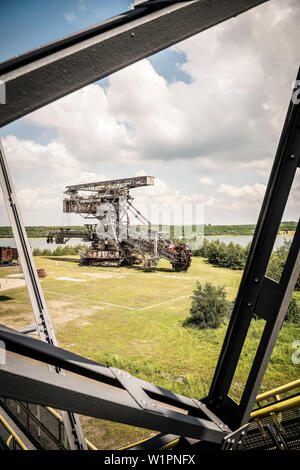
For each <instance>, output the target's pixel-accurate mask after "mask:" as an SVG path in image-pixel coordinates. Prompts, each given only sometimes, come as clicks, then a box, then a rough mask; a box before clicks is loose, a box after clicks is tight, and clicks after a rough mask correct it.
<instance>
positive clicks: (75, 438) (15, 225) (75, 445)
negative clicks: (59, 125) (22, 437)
mask: <svg viewBox="0 0 300 470" xmlns="http://www.w3.org/2000/svg"><path fill="white" fill-rule="evenodd" d="M0 169H1V171H0V187H1V188H2V193H3V198H4V201H5V204H6V209H7V212H8V216H9V219H10V223H11V226H12V231H13V235H14V239H15V242H16V245H17V249H18V255H19V257H20V260H21V265H22V270H23V274H24V278H25V281H26V286H27V290H28V294H29V298H30V302H31V305H32V310H33V314H34V318H35V323H36V329H37V331H38V333H39V336H40V339H41V340H42V341H46V342H47V343H49V344H53V345H56V344H57V341H56V337H55V333H54V329H53V327H52V323H51V319H50V316H49V313H48V309H47V305H46V301H45V298H44V294H43V291H42V288H41V284H40V281H39V278H38V274H37V270H36V267H35V264H34V260H33V256H32V254H31V250H30V246H29V242H28V238H27V234H26V230H25V226H24V223H23V220H22V216H21V212H20V209H19V205H18V201H17V198H16V194H15V191H14V187H13V183H12V179H11V176H10V173H9V170H8V166H7V162H6V158H5V154H4V149H3V146H2V143H1V140H0ZM57 372H59V373H62V371H60V370H58V369H57ZM62 417H63V420H64V424H65V427H66V432H67V435H68V439H69V442H70V446H71V448H72V449H87V446H86V443H85V439H84V436H83V432H82V429H81V425H80V421H79V418H78V417H77V416H75V415H74V416H73V415H68V414H66V413H63V414H62Z"/></svg>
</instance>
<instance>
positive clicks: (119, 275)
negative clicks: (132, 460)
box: [0, 256, 300, 449]
mask: <svg viewBox="0 0 300 470" xmlns="http://www.w3.org/2000/svg"><path fill="white" fill-rule="evenodd" d="M35 261H36V265H37V267H38V268H44V269H45V270H46V272H47V275H48V277H47V278H45V279H42V280H41V283H42V287H43V291H44V294H45V297H46V300H47V305H48V310H49V313H50V316H51V318H52V321H53V325H54V328H55V331H56V335H57V338H58V342H59V345H60V346H61V347H63V348H66V349H68V350H70V351H73V352H76V353H79V354H82V355H84V356H86V357H89V358H91V359H93V360H95V361H98V362H100V363H102V364H104V365H113V366H115V367H118V368H121V369H126V370H127V371H128V372H130V373H131V374H132V375H135V376H138V377H141V378H142V379H145V380H147V381H150V382H152V383H155V384H157V385H160V386H162V387H166V388H168V389H171V390H173V391H175V392H178V393H181V394H184V395H187V396H191V397H194V398H201V397H203V396H204V395H205V394H206V393H207V392H208V390H209V386H210V382H211V379H212V376H213V372H214V368H215V366H216V362H217V358H218V355H219V352H220V348H221V345H222V341H223V338H224V335H225V332H226V326H227V324H224V326H223V327H221V328H219V329H218V330H202V331H198V330H195V329H190V328H189V329H188V328H184V327H183V326H182V322H183V320H184V319H185V318H186V317H187V316H188V315H189V308H190V296H191V294H192V291H193V289H194V288H195V284H196V282H197V280H199V281H201V282H207V281H209V282H212V283H213V284H216V285H224V286H225V288H226V292H227V296H228V299H229V300H234V298H235V295H236V293H237V289H238V286H239V282H240V278H241V274H242V272H241V271H232V270H228V269H225V268H217V267H214V266H212V265H210V264H208V263H207V262H206V261H205V260H204V259H202V258H193V261H192V265H191V267H190V269H189V271H188V272H181V273H176V272H174V271H173V270H172V269H171V267H170V265H169V264H168V263H167V262H165V261H162V262H161V263H160V265H159V268H157V269H155V270H153V271H151V272H144V271H143V269H142V268H141V267H138V266H136V267H121V268H99V267H97V268H96V267H87V266H79V265H78V257H75V256H73V257H65V258H62V257H56V258H55V257H41V258H35ZM18 272H20V268H17V267H16V268H0V278H1V277H2V278H3V277H6V276H8V275H10V274H17V273H18ZM59 277H62V278H70V279H79V280H82V281H83V282H74V281H72V280H70V279H69V280H59V279H57V278H59ZM0 301H1V302H0V323H2V324H5V325H7V326H10V327H12V328H21V327H23V326H26V325H27V324H29V323H32V312H31V307H30V302H29V299H28V294H27V290H26V287H19V288H15V289H9V290H6V291H2V292H0ZM299 301H300V298H299ZM263 324H264V322H263V320H259V321H253V322H252V324H251V328H250V331H249V335H248V340H247V342H246V345H245V348H244V350H243V354H242V361H241V365H240V366H239V368H238V371H237V373H236V375H235V377H234V381H233V386H232V390H231V395H232V397H233V398H234V399H239V396H240V394H241V390H242V387H243V384H244V382H245V378H246V376H247V373H248V371H249V366H250V364H251V361H252V359H253V355H254V353H255V349H256V346H257V344H258V341H259V338H260V335H261V333H262V328H263ZM296 339H300V325H292V324H284V326H283V328H282V330H281V332H280V335H279V338H278V341H277V344H276V347H275V349H274V351H273V354H272V358H271V361H270V364H269V366H268V370H267V373H266V375H265V378H264V381H263V385H262V387H261V391H265V390H267V389H269V388H272V387H275V386H279V385H281V384H283V383H286V382H289V381H291V380H295V379H296V378H298V376H299V366H297V365H293V364H292V361H291V356H292V353H293V351H294V350H293V349H292V343H293V341H294V340H296ZM82 423H83V426H84V429H85V432H86V435H87V438H88V439H89V440H90V441H91V442H93V443H94V444H95V445H96V446H97V447H98V448H102V449H105V448H106V449H115V448H118V447H121V446H123V445H126V444H127V443H130V442H133V441H136V440H138V439H142V438H145V437H148V436H150V435H152V434H153V433H152V432H151V431H148V430H143V429H138V428H132V427H129V426H125V425H121V424H118V423H110V422H107V421H103V420H99V419H94V418H88V417H82Z"/></svg>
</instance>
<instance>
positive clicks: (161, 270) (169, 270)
mask: <svg viewBox="0 0 300 470" xmlns="http://www.w3.org/2000/svg"><path fill="white" fill-rule="evenodd" d="M124 268H128V269H134V271H138V272H144V273H156V272H164V273H173V272H175V270H174V269H173V268H158V267H156V268H150V269H147V268H144V266H136V265H128V266H125V265H124Z"/></svg>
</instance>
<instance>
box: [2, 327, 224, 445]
mask: <svg viewBox="0 0 300 470" xmlns="http://www.w3.org/2000/svg"><path fill="white" fill-rule="evenodd" d="M4 333H5V332H4V331H3V330H2V328H1V337H3V338H4V337H5V338H6V340H9V341H8V343H7V356H6V363H5V364H3V365H1V367H0V381H1V382H0V383H1V396H3V397H7V398H12V399H15V400H23V401H27V402H29V403H36V404H40V405H47V406H52V407H53V408H56V409H60V410H65V411H72V412H75V413H78V412H79V413H80V414H84V415H87V416H94V417H97V418H102V419H108V420H112V421H116V422H120V423H126V424H131V425H133V426H139V427H143V428H147V429H153V430H158V431H161V432H164V433H171V432H172V433H173V432H174V433H176V434H183V435H186V436H188V437H192V438H196V439H203V440H205V441H208V442H214V443H217V444H221V442H222V441H223V438H224V437H225V436H226V435H227V434H228V432H229V431H227V432H226V431H223V430H221V429H220V427H219V426H218V425H216V424H215V423H212V422H211V421H209V420H207V419H202V418H199V417H198V416H197V415H195V416H192V415H191V414H186V410H185V408H184V407H181V406H180V403H181V397H180V396H178V400H177V408H176V410H175V409H172V408H170V407H169V406H165V405H164V404H163V403H162V402H160V403H159V404H157V408H156V409H155V408H154V407H153V408H152V409H149V407H144V406H143V404H142V403H139V402H138V401H137V400H136V399H135V398H134V396H132V395H131V394H130V393H129V392H128V391H127V390H126V388H124V387H122V386H121V387H120V382H118V381H116V383H117V386H108V385H107V384H104V383H103V380H102V379H103V376H102V375H101V374H98V375H97V374H95V373H92V375H93V377H96V376H97V380H95V379H94V380H88V378H87V377H88V376H89V375H90V374H91V371H90V370H89V368H86V366H84V367H83V374H82V375H83V377H82V375H81V376H79V375H72V376H69V375H61V374H55V373H53V372H51V371H49V369H48V368H47V367H45V364H44V363H41V362H37V361H32V360H28V355H29V354H30V355H31V356H36V351H37V350H38V346H37V345H36V347H35V348H33V350H32V348H31V345H32V344H34V343H41V341H38V340H35V339H33V338H28V337H25V338H26V339H27V340H28V339H29V340H30V341H28V344H29V346H28V349H27V351H26V352H27V357H24V356H25V354H24V352H25V351H24V350H22V351H21V353H22V355H19V354H15V353H12V352H11V351H12V350H14V349H15V347H14V345H15V346H17V345H18V342H19V341H18V339H19V336H20V334H18V333H16V334H14V333H12V332H11V331H10V332H9V333H8V334H7V335H5V334H4ZM8 335H9V336H8ZM14 339H16V342H14ZM46 346H47V349H49V350H51V349H53V348H55V347H54V346H49V345H46ZM55 349H59V348H55ZM64 352H65V351H63V350H61V351H59V354H60V356H61V360H63V355H64ZM51 362H52V363H53V364H54V365H56V366H58V362H57V360H56V359H54V358H52V361H51ZM65 366H66V367H65V369H66V370H67V369H68V368H70V367H71V365H70V362H66V363H65ZM100 367H101V366H100ZM131 380H132V382H133V383H134V382H135V387H136V388H138V387H140V385H139V380H138V379H135V378H134V377H131ZM162 392H163V389H160V393H162ZM173 398H174V399H175V398H176V394H173ZM147 400H150V397H147ZM190 402H191V406H194V410H195V412H197V407H196V406H195V405H194V404H192V400H190Z"/></svg>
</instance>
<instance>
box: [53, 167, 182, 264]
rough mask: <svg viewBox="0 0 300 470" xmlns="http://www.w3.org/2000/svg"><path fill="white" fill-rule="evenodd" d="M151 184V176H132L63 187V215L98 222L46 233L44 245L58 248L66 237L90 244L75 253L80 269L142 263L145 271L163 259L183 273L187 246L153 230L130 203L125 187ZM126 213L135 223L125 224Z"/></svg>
mask: <svg viewBox="0 0 300 470" xmlns="http://www.w3.org/2000/svg"><path fill="white" fill-rule="evenodd" d="M153 184H154V177H153V176H137V177H133V178H124V179H118V180H111V181H101V182H96V183H87V184H78V185H73V186H67V187H66V190H65V196H66V197H65V199H64V201H63V212H65V213H75V214H80V215H82V216H83V217H84V218H85V219H96V220H97V221H98V223H97V224H86V225H85V226H84V230H82V231H72V230H71V229H69V228H60V229H59V230H58V231H51V232H49V233H48V234H47V242H48V243H58V244H64V243H66V242H68V240H69V239H70V238H80V239H82V240H83V241H85V242H90V243H91V246H90V248H88V249H87V251H85V252H84V253H81V257H80V264H82V265H91V266H120V265H133V264H139V263H142V262H143V264H144V268H145V269H151V268H152V267H154V266H157V264H158V261H159V259H161V258H164V259H166V260H168V261H169V262H170V263H171V265H172V267H173V268H174V269H175V271H177V272H178V271H186V270H187V269H188V268H189V266H190V264H191V250H190V248H189V247H188V246H187V245H186V244H184V243H177V242H175V241H173V240H171V239H169V238H165V236H164V234H163V233H162V232H159V231H158V230H154V229H153V227H152V225H151V222H150V221H149V220H148V219H147V218H146V217H145V216H144V215H143V214H141V212H140V211H139V210H138V209H137V208H136V207H134V206H133V204H132V201H133V197H132V196H131V195H130V189H133V188H137V187H141V186H149V185H153ZM130 215H131V216H133V217H134V220H136V221H137V222H138V224H139V225H135V226H132V225H130Z"/></svg>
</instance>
